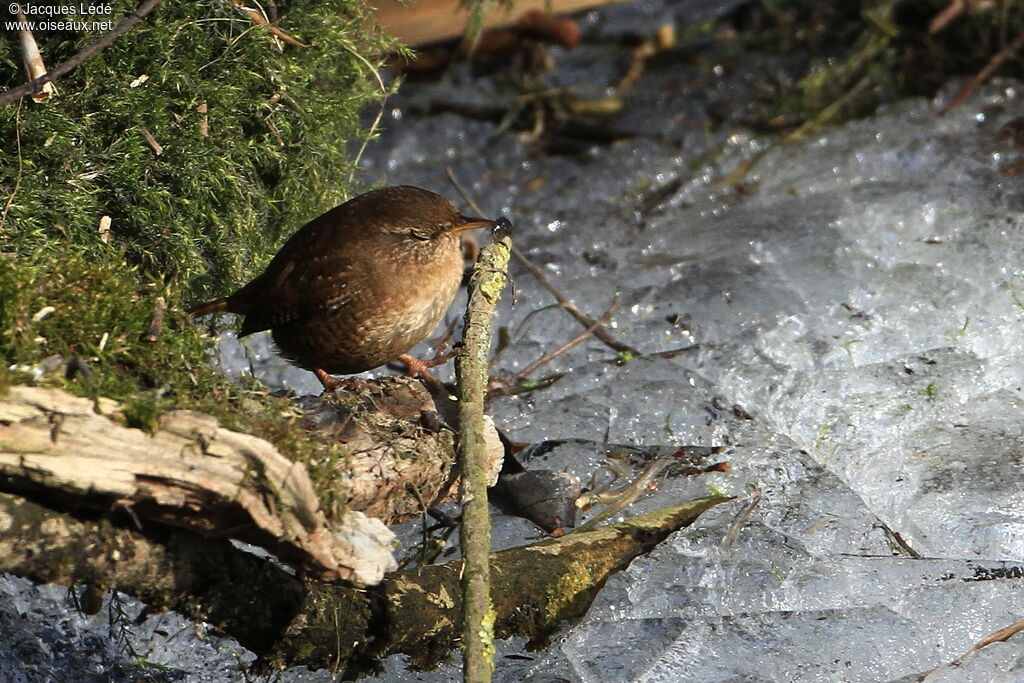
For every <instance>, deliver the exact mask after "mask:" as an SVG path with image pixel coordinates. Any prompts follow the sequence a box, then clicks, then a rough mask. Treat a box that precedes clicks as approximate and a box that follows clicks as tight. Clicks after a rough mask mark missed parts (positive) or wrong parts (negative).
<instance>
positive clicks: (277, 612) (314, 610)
mask: <svg viewBox="0 0 1024 683" xmlns="http://www.w3.org/2000/svg"><path fill="white" fill-rule="evenodd" d="M726 500H728V499H727V498H720V497H711V498H702V499H699V500H695V501H691V502H689V503H684V504H682V505H678V506H674V507H671V508H664V509H662V510H657V511H655V512H651V513H648V514H645V515H640V516H638V517H635V518H632V519H629V520H626V521H625V522H622V523H620V524H615V525H612V526H608V527H600V528H598V529H594V530H592V531H587V532H582V533H572V534H568V535H567V536H564V537H562V538H560V539H555V540H551V541H546V542H544V543H539V544H536V545H532V546H527V547H522V548H512V549H510V550H505V551H502V552H500V553H495V554H493V555H492V556H491V571H492V580H493V585H494V609H495V616H496V624H495V629H496V632H497V635H498V636H499V637H508V636H511V635H521V636H526V637H540V638H542V637H544V636H546V635H547V634H548V633H549V632H550V631H551V629H553V628H554V627H555V626H556V625H557V624H558V623H559V622H560V621H562V620H564V619H569V618H574V617H577V616H579V615H581V614H583V613H584V612H585V611H586V609H587V608H588V607H589V605H590V602H591V601H592V599H593V596H594V595H595V594H596V592H597V590H598V589H600V587H601V586H602V585H603V584H604V582H605V581H606V580H607V579H608V578H609V577H610V576H611V575H612V574H614V573H615V572H617V571H618V570H620V569H622V568H624V567H625V566H627V565H628V564H629V562H631V561H632V559H633V558H635V557H636V556H637V555H639V554H642V553H645V552H648V551H650V550H651V549H652V548H653V547H654V546H655V545H656V544H657V543H659V542H661V541H662V540H663V539H664V538H665V537H666V536H667V535H668V534H670V533H672V532H673V531H675V530H677V529H679V528H681V527H684V526H687V525H688V524H690V523H692V522H693V521H694V520H695V519H696V518H697V517H698V516H699V515H700V514H701V513H702V512H704V511H705V510H707V509H708V508H710V507H713V506H714V505H718V504H719V503H722V502H724V501H726ZM0 571H3V572H10V573H12V574H15V575H18V576H23V577H27V578H31V579H34V580H37V581H45V582H61V583H71V582H76V581H90V582H95V583H96V584H98V585H102V586H110V587H116V588H118V589H120V590H122V591H124V592H126V593H129V594H132V595H135V596H136V597H138V598H140V599H141V600H143V601H145V602H146V603H147V604H149V605H151V606H152V607H154V608H168V609H175V610H177V611H179V612H181V613H183V614H187V615H190V616H192V617H195V618H202V619H205V620H207V621H209V622H211V623H214V624H216V625H217V626H218V627H219V628H220V629H221V630H222V631H223V632H225V633H227V634H229V635H231V636H233V637H235V638H237V639H238V641H239V642H240V643H241V644H242V645H244V646H245V647H247V648H249V649H250V650H252V651H253V652H255V653H256V654H258V655H260V656H261V657H262V658H263V662H264V664H265V665H266V666H274V667H285V666H298V665H305V666H309V667H312V668H332V669H335V670H337V669H340V668H347V669H349V671H350V672H353V673H354V672H356V670H357V669H358V668H359V667H360V665H363V664H365V663H367V662H372V661H374V660H376V659H377V658H380V657H385V656H388V655H390V654H394V653H405V654H407V655H409V657H410V659H411V662H412V663H413V664H414V665H417V666H429V665H431V664H436V663H437V662H438V661H439V660H441V659H443V658H444V657H445V656H446V655H447V653H448V652H449V650H450V648H451V647H452V646H453V645H454V644H455V643H457V642H458V638H459V628H458V623H459V615H460V613H461V598H460V592H459V575H460V573H461V571H462V564H461V563H460V562H452V563H449V564H446V565H439V566H432V567H426V568H416V569H410V570H407V571H403V572H398V573H395V574H392V575H390V576H389V577H388V578H387V579H386V580H385V581H384V582H383V583H382V584H380V585H379V586H377V587H374V588H372V589H369V590H358V589H353V588H349V587H346V586H340V585H336V584H319V583H315V582H306V583H305V584H304V583H303V581H302V580H301V579H299V578H297V577H295V576H293V575H291V574H289V573H288V572H287V571H285V570H284V569H282V568H280V567H278V566H276V565H274V564H271V563H268V562H267V561H266V560H264V559H262V558H259V557H256V556H254V555H250V554H249V553H246V552H243V551H240V550H237V549H235V548H234V547H232V545H231V544H230V543H229V542H227V541H226V540H224V539H209V538H201V537H199V536H197V535H195V534H193V533H191V532H188V531H183V530H177V529H172V528H169V527H162V526H161V527H157V526H155V525H147V527H146V528H145V529H144V530H143V531H136V530H131V529H126V528H123V527H118V526H114V525H112V524H111V523H110V522H108V521H105V520H99V521H97V520H90V519H81V518H76V517H74V516H72V515H70V514H65V513H60V512H57V511H54V510H52V509H50V508H48V507H44V506H42V505H38V504H36V503H34V502H31V501H29V500H26V499H24V498H21V497H19V496H14V495H9V494H0Z"/></svg>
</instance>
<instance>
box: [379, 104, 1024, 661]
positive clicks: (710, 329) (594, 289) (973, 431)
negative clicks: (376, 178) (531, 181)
mask: <svg viewBox="0 0 1024 683" xmlns="http://www.w3.org/2000/svg"><path fill="white" fill-rule="evenodd" d="M1016 97H1017V94H1016V91H1015V87H1014V86H1013V85H1011V84H1002V85H995V86H991V87H989V88H988V89H987V90H986V92H985V95H984V97H983V98H980V99H978V100H977V101H976V102H974V104H973V105H972V106H971V107H965V108H962V109H960V110H954V112H952V113H951V114H950V115H948V116H947V117H944V118H942V119H939V118H938V117H936V116H935V113H934V112H935V110H936V109H937V105H936V104H935V103H929V102H925V101H908V102H902V103H898V104H896V105H893V106H892V107H890V108H889V109H888V110H886V111H883V112H881V113H879V114H878V115H876V116H875V117H872V118H870V119H867V120H865V121H861V122H857V123H853V124H849V125H847V126H845V127H843V128H842V129H839V130H829V131H826V132H824V133H822V134H820V135H819V136H818V137H817V138H816V139H813V140H809V141H807V142H806V143H804V144H802V145H798V146H789V147H784V148H778V149H775V150H772V151H770V152H769V153H768V154H767V155H766V156H765V158H764V159H762V160H761V162H760V163H759V164H758V165H757V166H756V167H755V170H754V173H755V176H754V177H753V181H754V182H753V183H752V184H753V186H754V188H755V189H754V190H753V191H752V192H748V193H747V194H745V195H737V196H731V195H725V194H722V193H721V192H720V191H717V190H714V189H713V188H712V187H710V186H708V185H704V186H701V185H699V184H690V185H686V184H683V185H681V186H680V188H679V189H678V191H677V192H676V193H675V196H673V197H670V198H668V199H666V200H665V201H664V202H663V203H662V204H660V206H659V208H658V210H657V211H656V212H654V213H653V214H649V215H645V216H643V217H642V218H643V220H642V221H640V220H638V217H637V211H636V207H637V206H638V204H639V203H640V202H639V200H638V199H637V197H638V194H640V193H642V190H641V188H643V187H645V185H646V184H647V181H648V180H649V178H650V176H649V175H648V173H650V172H652V171H654V172H656V173H658V174H659V175H660V176H662V177H672V176H673V175H674V174H679V173H680V170H679V166H680V163H679V161H678V160H677V159H676V158H675V157H666V156H665V151H664V150H660V151H659V150H657V149H656V148H655V147H654V146H650V145H648V143H646V142H645V141H639V142H636V141H634V142H632V143H629V144H620V145H616V146H613V147H612V148H611V149H610V150H607V152H606V153H605V154H604V155H603V156H602V157H601V158H599V160H589V161H588V162H587V164H588V166H587V168H586V175H585V176H584V175H581V174H582V169H581V168H579V167H577V168H576V169H575V172H571V171H569V170H568V167H569V166H571V165H572V164H573V163H579V162H572V161H570V160H565V159H556V160H547V159H545V160H532V161H531V162H530V164H529V165H528V167H527V168H525V169H521V170H524V171H525V172H523V173H520V174H519V176H517V177H512V178H509V179H508V182H509V183H510V184H511V185H513V186H522V184H524V183H525V182H526V181H527V180H528V178H529V177H535V176H540V177H546V178H550V179H552V181H551V182H552V187H550V188H548V187H545V188H544V189H542V190H538V191H537V193H536V194H535V195H534V196H532V197H529V198H527V197H511V198H509V199H505V196H504V194H503V193H506V192H507V193H508V194H509V195H511V194H512V193H513V192H515V191H512V190H506V189H505V188H504V187H503V186H491V185H488V186H483V185H482V184H481V185H478V187H477V189H478V191H484V192H486V193H487V195H488V198H489V199H491V198H493V197H494V195H495V194H497V195H498V196H497V197H496V198H495V199H496V201H495V202H493V203H495V204H496V205H502V204H511V213H512V215H513V217H515V218H516V219H517V227H518V228H519V232H518V234H517V239H518V243H519V244H520V246H521V247H522V248H524V250H526V251H527V253H528V254H530V255H531V257H532V258H534V259H535V260H536V261H537V262H539V263H541V264H542V265H543V267H545V270H546V271H547V272H548V273H549V274H550V276H551V277H553V278H554V279H556V280H557V282H558V284H559V286H560V287H561V288H562V289H563V290H564V292H565V293H566V294H567V295H568V296H570V297H571V298H573V299H574V300H575V301H576V302H577V303H578V304H580V305H581V306H583V307H584V308H585V309H587V310H589V311H590V312H592V313H593V314H595V315H596V314H598V313H599V312H600V311H601V310H603V309H604V308H605V307H606V306H607V305H608V304H609V302H610V301H611V299H612V297H613V296H616V295H617V296H619V297H620V298H621V299H622V301H623V303H624V305H623V308H622V309H621V311H620V312H619V313H618V314H617V315H616V316H615V321H616V328H615V332H616V334H618V335H619V336H620V337H621V338H622V339H623V340H624V341H626V342H628V343H630V344H632V345H634V346H636V347H638V348H639V349H641V351H644V352H654V351H666V350H679V349H683V347H687V348H685V349H684V350H681V351H678V352H677V353H674V354H665V357H659V356H651V355H648V356H644V357H642V358H638V359H634V360H630V361H628V362H625V363H623V362H622V359H620V358H617V357H616V354H614V353H613V352H611V351H610V350H608V349H606V348H604V347H602V345H601V344H600V343H598V342H596V341H591V342H589V343H587V344H584V345H582V346H581V347H577V348H576V349H574V350H573V351H571V352H569V353H568V354H566V356H564V357H562V358H560V359H559V360H558V361H556V363H555V364H553V366H552V368H551V369H550V371H551V372H554V371H557V372H558V373H564V374H563V376H562V377H561V378H560V379H559V380H558V381H557V382H556V383H555V384H553V385H552V386H551V387H549V388H547V389H544V390H541V391H536V392H533V393H531V394H526V395H522V396H518V397H515V398H509V399H503V400H501V401H499V402H498V403H497V404H496V405H495V407H494V413H495V417H496V419H497V420H498V422H499V424H500V425H501V426H502V427H503V428H505V429H506V430H507V431H508V432H509V434H510V436H511V437H512V438H513V439H516V440H519V441H538V440H542V439H562V438H570V437H571V438H576V439H590V440H591V441H592V442H593V443H590V444H586V443H582V442H573V443H572V444H569V445H568V446H560V447H559V448H555V449H554V450H552V451H550V453H549V454H548V455H547V456H545V459H546V460H548V462H547V463H545V466H549V467H554V468H558V469H564V470H566V471H570V472H573V473H575V474H578V475H580V476H581V477H582V478H583V480H584V481H587V480H588V478H589V477H591V476H594V473H595V472H597V473H598V474H597V475H596V478H595V479H594V482H595V484H600V483H602V481H604V479H602V477H604V478H605V479H607V475H603V474H601V473H600V463H601V460H602V459H603V458H604V457H605V456H606V455H607V454H608V453H609V452H611V451H614V450H615V448H614V447H608V446H607V445H606V444H607V443H612V444H615V443H619V444H625V446H622V447H620V448H627V447H639V446H649V447H655V446H657V445H662V446H664V447H672V446H678V445H681V444H687V443H691V444H705V445H719V446H722V447H724V450H723V451H722V452H721V453H719V454H717V455H715V456H713V458H714V459H715V460H725V461H728V462H729V463H730V464H731V465H732V466H733V471H732V472H729V473H722V472H715V473H708V474H704V475H700V476H697V477H674V478H673V477H669V478H665V479H662V481H661V488H660V490H659V491H658V492H657V493H656V494H654V495H653V496H651V497H650V498H649V499H647V500H643V501H641V502H640V503H638V504H637V505H636V506H634V508H632V509H631V510H630V512H633V511H642V510H645V509H649V508H651V507H655V506H657V505H664V504H669V503H670V502H673V501H678V500H682V499H685V498H688V497H694V496H698V495H706V494H707V493H709V492H719V491H722V492H730V493H734V494H736V493H739V494H742V493H745V492H748V491H749V490H750V489H751V488H753V487H757V488H758V489H759V490H760V499H759V501H758V503H757V504H756V506H755V507H754V509H753V510H752V512H751V513H750V516H749V519H747V521H746V522H745V523H742V524H741V526H740V527H739V529H738V531H737V529H736V524H738V522H737V520H738V519H739V511H740V509H741V508H742V506H743V505H746V504H748V502H749V501H740V502H737V503H733V504H730V505H726V506H722V507H720V508H718V509H716V510H713V511H711V512H709V513H708V514H706V515H705V516H704V517H703V518H702V519H701V520H700V521H699V522H698V524H696V525H694V526H693V527H691V528H689V529H685V530H683V531H681V532H679V533H678V534H676V535H675V536H673V537H672V538H671V539H670V540H669V541H667V542H666V543H664V544H662V545H661V546H659V548H657V549H656V550H655V551H654V552H653V553H651V555H650V556H649V557H646V558H642V559H640V560H637V561H636V562H634V564H633V565H632V566H631V567H630V569H629V570H628V571H626V572H623V573H622V574H621V575H619V576H617V577H615V578H614V579H613V580H612V581H610V582H609V584H608V585H607V586H606V588H605V589H604V590H603V591H602V593H601V594H600V596H599V597H598V599H597V601H596V602H595V604H594V606H593V607H592V609H591V611H590V613H589V614H588V616H587V617H586V619H584V621H583V622H582V623H580V624H577V625H574V626H572V627H569V628H567V629H566V630H565V632H564V633H563V634H562V635H561V637H560V638H559V639H557V640H556V641H555V643H554V644H553V645H552V647H551V648H549V649H548V650H546V651H545V652H543V653H539V654H533V655H526V654H525V653H522V652H521V647H522V645H521V644H520V643H516V642H514V641H513V642H511V643H508V644H506V646H505V647H506V648H507V649H506V650H505V651H504V652H505V654H506V655H508V654H514V655H515V657H512V658H506V659H503V660H501V662H500V665H499V678H501V679H504V680H516V679H518V680H538V681H540V680H553V679H554V678H559V677H560V678H562V679H564V680H580V681H622V680H666V681H669V680H671V681H677V680H678V681H684V680H724V679H729V680H798V679H810V680H826V679H836V678H842V679H844V680H860V681H874V680H886V679H890V678H898V677H901V676H909V675H912V674H914V673H915V672H922V671H927V670H929V669H932V668H935V667H945V665H946V664H947V663H948V662H952V661H953V660H955V659H956V658H957V657H959V656H960V655H962V654H963V653H964V652H966V651H967V650H969V649H970V647H971V646H972V645H973V644H974V643H975V642H977V641H978V640H980V639H981V638H982V637H984V636H985V635H987V634H988V633H991V632H993V631H995V630H997V629H999V628H1002V627H1004V626H1007V625H1009V624H1011V623H1013V622H1015V621H1016V620H1017V619H1018V618H1019V615H1020V613H1021V611H1022V610H1024V596H1021V595H1020V589H1019V585H1018V581H1020V580H1021V579H1022V578H1024V565H1022V564H1021V563H1022V562H1024V515H1022V513H1021V509H1022V506H1021V503H1022V502H1024V501H1022V496H1024V492H1022V489H1021V486H1020V483H1019V482H1020V481H1021V475H1022V464H1024V463H1022V457H1021V453H1022V452H1024V448H1022V447H1024V434H1022V427H1021V422H1020V417H1019V416H1020V415H1021V408H1022V397H1021V394H1020V392H1021V386H1022V385H1024V365H1022V363H1021V360H1022V358H1021V351H1022V349H1021V345H1020V342H1019V341H1018V340H1019V339H1020V335H1019V329H1018V328H1019V327H1020V323H1021V320H1022V316H1024V310H1022V306H1021V304H1020V303H1019V298H1020V297H1019V295H1018V291H1019V290H1020V288H1021V286H1022V283H1021V279H1020V265H1019V264H1020V263H1021V262H1022V258H1024V243H1022V241H1021V239H1020V236H1021V228H1022V227H1024V217H1022V214H1021V209H1022V207H1024V201H1022V199H1024V187H1022V185H1021V183H1020V181H1019V180H1018V179H1015V178H1013V177H1012V176H1003V175H1002V174H1001V173H1000V172H999V161H1000V158H1001V157H1000V155H999V154H997V153H996V152H997V150H996V143H995V142H994V139H995V137H996V132H997V131H998V130H999V128H1000V127H1001V126H1002V125H1003V124H1005V123H1006V122H1007V121H1008V120H1009V119H1010V118H1011V117H1012V113H1013V111H1014V108H1015V107H1017V106H1019V105H1017V102H1016ZM982 111H984V112H985V115H984V116H982V115H981V114H980V112H982ZM407 134H408V133H407ZM1006 152H1007V150H1003V151H1002V154H1004V155H1005V153H1006ZM460 161H461V162H462V163H464V164H465V165H472V164H476V163H479V162H478V160H476V159H468V160H455V162H454V163H455V164H456V166H458V165H459V163H460ZM368 163H370V164H371V165H372V164H373V163H374V161H373V159H372V158H371V159H370V160H369V161H368ZM595 166H596V168H595ZM419 168H421V167H420V166H418V165H417V164H412V165H411V167H406V172H407V173H413V177H414V178H417V176H416V171H417V169H419ZM420 172H421V173H422V174H423V175H422V176H420V177H422V178H423V180H422V181H420V182H426V181H427V179H428V178H429V177H430V176H429V174H430V173H431V171H430V170H429V169H427V168H422V170H421V171H420ZM465 174H466V176H467V177H477V178H479V177H481V175H484V174H481V173H479V172H473V173H469V172H465ZM554 179H557V180H554ZM435 187H436V188H437V189H439V190H442V191H443V187H440V186H439V185H436V184H435ZM520 207H522V209H521V210H520ZM516 282H517V289H518V293H517V300H518V303H517V306H516V307H515V308H514V309H509V308H507V307H506V308H505V309H504V310H503V312H502V317H501V320H500V322H501V324H503V325H505V326H507V327H508V329H509V330H510V332H511V333H512V334H511V339H512V342H511V345H510V346H509V347H507V348H505V349H503V351H502V353H501V355H500V356H499V358H498V360H497V362H496V367H497V368H498V369H503V370H507V371H509V372H514V371H515V369H516V368H520V367H524V366H525V365H526V364H527V363H529V362H530V361H531V360H533V359H534V358H536V357H537V356H538V355H540V353H541V351H542V349H546V348H552V347H554V346H557V345H558V344H560V343H562V342H563V341H565V340H566V339H568V338H571V337H572V336H574V335H575V334H577V333H578V330H579V328H578V326H577V325H576V323H575V322H574V321H572V320H571V319H570V318H569V317H568V316H565V315H564V314H562V313H561V312H559V311H557V310H546V311H544V310H541V309H543V308H544V307H545V306H547V305H548V301H549V300H550V299H549V298H548V296H547V295H546V293H545V292H544V291H543V290H542V289H540V288H539V287H538V286H536V284H535V283H533V282H532V281H531V280H530V279H529V278H528V277H527V276H526V275H522V274H520V275H518V276H517V278H516ZM538 311H539V312H538ZM733 405H738V406H741V407H742V408H743V411H745V412H746V413H749V414H750V415H751V416H752V418H753V419H752V420H741V419H737V418H736V417H735V416H734V415H733V414H732V411H731V410H730V409H729V407H730V406H733ZM560 451H561V452H560ZM652 453H656V450H655V451H652ZM651 457H656V456H653V455H652V456H651ZM638 467H639V465H638ZM620 517H621V515H620ZM730 537H732V538H734V540H733V541H732V542H731V543H729V544H724V543H725V539H727V538H730ZM915 556H918V557H922V559H915ZM1020 652H1021V650H1020V645H1019V643H1015V641H1014V640H1010V641H1009V642H1008V643H1007V644H1006V645H1003V646H1001V652H999V653H998V656H997V653H996V652H993V653H987V654H986V657H985V658H984V659H972V658H973V657H976V656H977V655H972V656H971V657H968V658H967V659H966V660H965V662H968V663H970V666H971V676H974V677H975V678H973V680H989V679H991V680H997V679H1000V677H1002V679H1003V680H1009V678H1012V675H1013V674H1012V672H1014V671H1017V670H1018V669H1019V665H1018V660H1019V659H1020V657H1021V654H1020ZM530 657H532V659H531V658H530ZM391 664H392V666H391V668H389V669H388V671H389V674H388V675H392V674H394V675H398V674H397V668H398V667H399V664H398V663H397V662H392V663H391ZM963 671H964V669H956V668H952V669H951V668H948V667H947V668H943V669H941V670H940V671H939V672H937V674H936V675H941V676H946V677H950V676H952V677H953V678H950V679H949V680H957V679H956V676H957V675H960V674H959V673H958V672H961V673H962V672H963ZM555 672H557V673H555ZM450 673H451V671H448V672H447V673H440V674H438V675H437V676H438V677H439V678H436V679H435V680H443V679H444V678H443V677H444V676H445V675H448V674H450ZM1007 677H1009V678H1007ZM385 678H387V676H385ZM428 678H429V677H428ZM959 680H966V679H963V678H961V679H959Z"/></svg>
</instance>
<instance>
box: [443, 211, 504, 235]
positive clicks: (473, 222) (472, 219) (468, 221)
mask: <svg viewBox="0 0 1024 683" xmlns="http://www.w3.org/2000/svg"><path fill="white" fill-rule="evenodd" d="M494 226H495V221H492V220H491V219H489V218H477V217H476V216H463V215H462V214H459V217H458V218H456V219H455V224H454V225H452V227H451V230H450V232H462V231H463V230H472V229H474V228H493V227H494Z"/></svg>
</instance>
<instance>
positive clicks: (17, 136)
mask: <svg viewBox="0 0 1024 683" xmlns="http://www.w3.org/2000/svg"><path fill="white" fill-rule="evenodd" d="M14 144H15V147H16V149H17V150H18V175H16V176H15V177H14V188H13V189H12V190H11V194H10V195H8V197H7V201H6V202H4V211H3V213H2V214H0V230H3V227H4V226H5V225H6V224H7V213H8V212H9V211H10V210H11V204H13V203H14V195H16V194H18V189H19V188H20V187H21V174H22V171H23V170H24V167H25V160H24V159H23V158H22V156H21V100H18V110H17V111H16V112H14Z"/></svg>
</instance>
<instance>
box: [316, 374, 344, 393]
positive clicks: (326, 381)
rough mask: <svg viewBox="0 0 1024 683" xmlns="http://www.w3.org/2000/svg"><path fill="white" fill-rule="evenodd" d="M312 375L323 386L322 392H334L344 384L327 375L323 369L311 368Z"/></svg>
mask: <svg viewBox="0 0 1024 683" xmlns="http://www.w3.org/2000/svg"><path fill="white" fill-rule="evenodd" d="M313 374H314V375H316V378H317V379H318V380H320V384H323V385H324V391H335V390H336V389H338V388H339V387H340V386H341V385H342V384H344V383H345V381H344V380H341V379H338V378H337V377H332V376H331V375H328V374H327V371H326V370H324V369H323V368H313Z"/></svg>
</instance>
